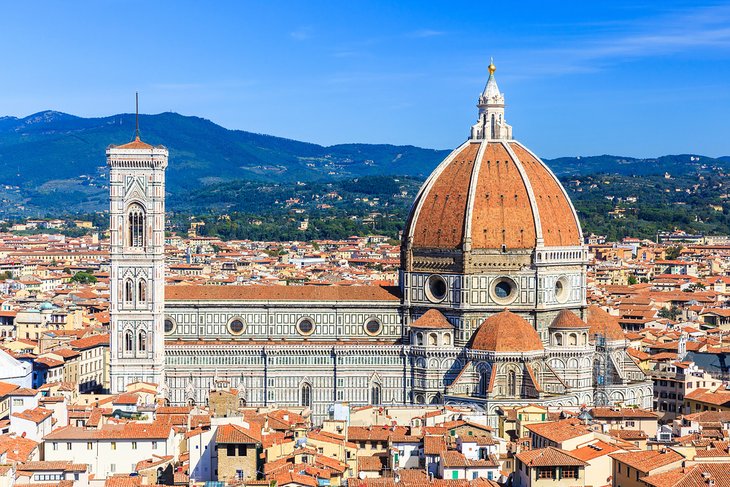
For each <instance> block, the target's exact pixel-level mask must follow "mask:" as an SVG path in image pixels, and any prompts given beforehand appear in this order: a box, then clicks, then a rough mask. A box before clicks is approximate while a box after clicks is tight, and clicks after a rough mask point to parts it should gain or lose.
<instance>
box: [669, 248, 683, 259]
mask: <svg viewBox="0 0 730 487" xmlns="http://www.w3.org/2000/svg"><path fill="white" fill-rule="evenodd" d="M682 249H684V247H682V246H681V245H672V246H671V247H667V250H666V252H665V253H664V255H665V256H666V257H667V260H674V259H676V258H677V257H679V254H680V253H682Z"/></svg>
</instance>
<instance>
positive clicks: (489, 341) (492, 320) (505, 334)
mask: <svg viewBox="0 0 730 487" xmlns="http://www.w3.org/2000/svg"><path fill="white" fill-rule="evenodd" d="M468 346H469V348H471V349H472V350H482V351H485V352H534V351H542V350H544V347H543V345H542V340H540V336H539V335H538V334H537V331H535V329H534V328H533V327H532V325H531V324H530V323H528V322H527V321H526V320H525V319H524V318H522V317H521V316H518V315H516V314H514V313H512V312H510V311H508V310H504V311H502V312H501V313H497V314H495V315H492V316H490V317H489V318H487V319H486V320H484V322H483V323H482V324H481V325H480V326H479V328H477V331H476V332H474V335H472V337H471V340H470V341H469V345H468Z"/></svg>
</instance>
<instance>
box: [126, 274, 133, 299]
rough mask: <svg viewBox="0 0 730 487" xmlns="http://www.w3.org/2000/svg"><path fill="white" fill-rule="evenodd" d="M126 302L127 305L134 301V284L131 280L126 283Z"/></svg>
mask: <svg viewBox="0 0 730 487" xmlns="http://www.w3.org/2000/svg"><path fill="white" fill-rule="evenodd" d="M124 301H125V302H127V303H131V302H133V301H134V283H133V282H132V280H131V279H127V280H126V281H124Z"/></svg>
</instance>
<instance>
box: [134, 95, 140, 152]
mask: <svg viewBox="0 0 730 487" xmlns="http://www.w3.org/2000/svg"><path fill="white" fill-rule="evenodd" d="M134 138H135V140H139V92H138V91H135V92H134Z"/></svg>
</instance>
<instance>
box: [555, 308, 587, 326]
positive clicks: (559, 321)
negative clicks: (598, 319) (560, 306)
mask: <svg viewBox="0 0 730 487" xmlns="http://www.w3.org/2000/svg"><path fill="white" fill-rule="evenodd" d="M588 327H589V326H588V324H587V323H585V322H584V321H583V320H581V319H580V318H578V315H576V314H575V313H573V312H572V311H570V310H568V309H564V310H562V311H561V312H560V313H558V315H557V316H556V317H555V319H554V320H553V322H552V323H550V328H561V329H562V328H588Z"/></svg>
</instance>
